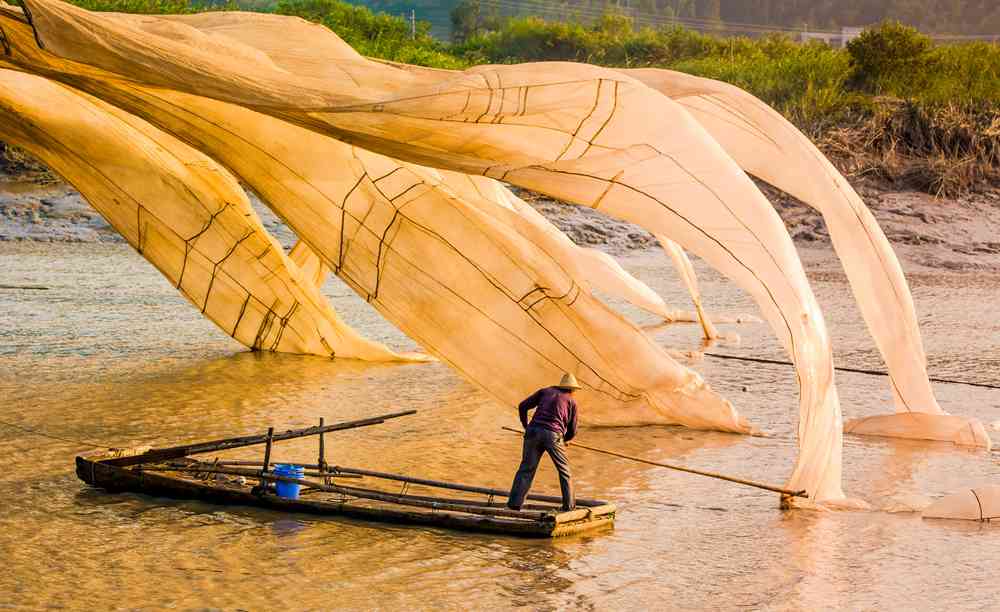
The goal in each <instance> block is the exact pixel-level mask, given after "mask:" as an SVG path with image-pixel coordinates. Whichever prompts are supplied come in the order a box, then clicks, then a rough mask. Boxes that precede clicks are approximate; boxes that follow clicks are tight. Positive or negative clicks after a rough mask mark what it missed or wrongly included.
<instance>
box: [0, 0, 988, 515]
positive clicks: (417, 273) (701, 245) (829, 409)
mask: <svg viewBox="0 0 1000 612" xmlns="http://www.w3.org/2000/svg"><path fill="white" fill-rule="evenodd" d="M25 5H26V7H27V9H28V11H29V12H30V19H29V18H28V15H27V14H24V13H21V12H20V11H18V10H14V9H7V8H0V28H2V30H3V33H4V41H5V45H4V47H5V51H6V53H5V55H2V56H0V139H4V140H9V141H11V142H15V143H17V144H19V145H22V146H24V147H25V148H27V149H29V150H31V151H33V152H35V153H36V154H37V155H38V156H39V157H41V158H42V159H43V160H45V161H46V162H47V163H49V164H50V165H51V166H52V167H53V168H54V169H55V170H56V171H58V172H59V173H61V174H63V176H65V177H66V178H67V180H69V181H70V182H71V183H73V184H74V185H76V186H77V187H78V188H79V189H80V190H81V192H82V193H83V194H84V195H85V196H86V197H87V198H88V199H89V200H90V201H91V202H92V203H93V204H94V205H95V207H97V208H98V209H99V210H100V211H101V212H102V213H103V214H105V215H106V216H108V218H109V221H111V222H112V223H113V224H114V226H115V227H116V228H117V229H118V230H119V231H120V232H122V233H123V234H124V235H125V236H126V237H127V238H128V239H129V241H130V243H131V244H132V245H133V246H135V247H136V248H137V249H138V250H139V251H140V252H141V253H142V254H143V255H144V256H145V257H147V258H148V259H149V260H150V261H151V262H153V263H154V265H156V266H157V267H158V268H159V269H160V270H161V271H162V272H163V273H164V274H165V275H166V276H167V277H168V278H170V279H171V280H172V281H174V282H175V283H176V284H177V285H178V287H179V288H180V289H181V290H182V291H184V292H185V295H187V296H188V297H189V298H190V299H191V300H192V302H193V303H194V304H195V305H196V306H198V307H199V308H201V309H202V310H203V311H204V312H205V314H206V315H208V316H209V317H210V318H212V320H213V321H215V322H216V323H217V324H218V325H219V326H220V327H222V328H223V329H224V330H225V331H226V333H230V334H231V335H233V336H234V337H235V338H237V339H238V340H240V341H241V342H243V343H244V344H246V345H247V346H254V347H257V348H269V349H270V348H274V349H278V350H287V351H293V352H305V353H316V354H325V355H332V354H335V355H338V356H347V357H359V358H363V359H407V358H411V359H412V358H419V356H412V355H399V354H397V353H394V352H392V351H390V350H389V349H387V348H386V347H384V346H381V345H378V344H376V343H372V342H369V341H367V340H364V339H363V338H361V337H359V336H358V335H357V334H356V333H354V332H353V331H351V330H350V329H349V328H347V327H346V326H345V325H344V324H343V323H342V322H340V321H339V320H338V319H337V317H336V315H335V314H334V313H333V312H332V310H330V308H329V305H328V304H326V303H325V302H323V301H322V299H321V298H319V297H318V292H317V291H316V285H317V284H318V283H320V282H322V279H323V278H324V276H325V274H326V271H327V270H329V271H332V272H333V273H335V274H336V275H338V276H339V277H340V278H341V279H343V280H344V281H345V282H346V283H347V284H348V285H350V286H351V287H352V288H353V289H354V290H355V291H356V292H357V293H358V294H359V295H360V296H362V297H363V298H364V299H366V300H367V301H368V302H369V303H371V304H372V305H373V306H374V307H375V308H376V309H378V311H379V312H380V313H382V314H383V316H385V317H386V318H387V319H388V320H389V321H391V322H392V323H394V324H395V325H396V326H398V327H399V328H400V329H401V330H402V331H403V332H405V333H406V334H407V335H409V336H410V337H412V338H413V339H414V340H416V341H417V342H419V343H420V345H421V346H422V347H424V348H425V349H426V350H427V351H429V352H430V353H432V354H433V355H434V356H436V357H438V358H440V359H442V360H444V361H446V362H447V363H449V364H450V365H451V366H452V367H454V368H455V369H456V370H458V371H459V372H460V373H462V374H463V375H464V376H465V377H466V378H467V379H469V380H471V381H473V382H475V383H477V384H479V385H481V386H482V387H483V388H485V389H486V390H487V391H489V392H490V393H492V394H493V395H494V396H495V397H497V398H498V399H500V400H501V401H504V402H508V403H510V402H514V401H517V400H519V399H521V397H523V396H524V395H527V394H528V393H529V392H531V391H532V390H533V389H535V388H537V387H540V386H544V385H546V384H549V383H550V381H551V380H554V379H556V377H557V376H558V374H559V373H560V372H561V371H564V370H565V371H570V372H573V373H575V374H576V376H577V378H578V379H579V380H580V382H581V383H582V385H583V386H584V389H583V391H582V392H581V398H580V403H581V405H582V406H585V407H586V410H585V411H584V413H583V414H582V416H583V417H585V418H586V420H587V421H588V422H590V423H596V424H607V425H630V424H646V423H677V424H683V425H688V426H691V427H699V428H708V429H719V430H723V431H733V432H743V433H746V432H749V431H750V430H751V428H750V426H749V424H748V423H747V421H746V420H745V419H744V418H743V417H741V416H740V415H738V414H737V412H736V410H735V409H734V408H733V406H732V405H731V404H730V403H729V402H728V401H726V400H725V399H723V398H722V397H720V396H719V395H718V394H716V393H715V392H713V391H712V390H711V388H710V387H709V386H708V385H707V384H705V382H704V380H703V379H702V378H701V376H699V375H698V374H697V373H696V372H694V371H692V370H690V369H688V368H686V367H684V366H682V365H680V364H679V363H677V362H676V361H674V360H673V359H671V357H670V356H669V355H668V353H667V352H666V351H665V350H664V349H663V348H662V347H660V346H658V345H657V344H656V343H655V342H653V341H652V340H651V339H650V338H649V337H647V336H646V335H645V334H644V333H643V332H642V331H641V330H640V329H638V328H637V327H636V326H635V325H633V324H632V323H630V322H629V321H628V320H626V319H625V318H624V317H622V316H621V315H620V314H618V313H617V312H615V311H613V310H611V309H610V308H608V307H607V306H605V305H604V304H603V303H602V302H601V301H599V300H598V299H597V298H595V297H594V296H593V295H592V294H591V288H599V289H601V290H602V291H605V292H608V293H612V294H615V295H619V296H621V297H624V298H626V299H628V300H629V301H631V302H633V303H634V304H636V305H637V306H640V307H642V308H645V309H646V310H649V311H650V312H654V313H656V314H659V315H660V316H664V317H666V318H669V317H670V314H671V311H670V310H668V308H667V305H666V304H664V303H663V300H662V299H661V298H659V296H657V295H656V294H655V292H653V291H652V290H650V289H649V288H648V287H647V286H645V285H644V284H642V283H641V282H639V281H638V280H637V279H634V278H633V277H631V276H630V275H629V274H627V273H626V272H625V271H624V270H622V269H621V268H620V267H619V266H618V265H617V263H616V262H614V260H613V259H611V258H609V257H607V256H606V255H603V254H600V253H596V252H593V251H590V250H587V249H582V248H580V247H577V246H576V245H574V244H573V243H572V242H571V241H570V240H569V239H568V238H567V237H566V236H565V235H563V234H562V233H561V232H560V231H559V230H558V229H556V228H555V227H554V226H553V225H551V224H550V223H549V222H548V221H546V220H545V219H544V218H543V217H541V215H539V214H538V213H537V212H536V211H535V210H534V209H532V208H531V207H530V206H529V205H527V204H525V203H524V202H523V201H521V200H520V199H519V198H517V197H516V196H515V195H514V194H513V193H512V192H511V191H510V190H508V189H506V188H505V187H504V186H503V185H502V184H501V183H499V182H498V180H496V179H499V180H502V181H505V182H507V183H510V184H514V185H518V186H521V187H524V188H528V189H532V190H534V191H537V192H541V193H544V194H547V195H550V196H552V197H556V198H559V199H562V200H565V201H569V202H573V203H576V204H579V205H582V206H588V207H591V208H594V209H598V210H600V211H602V212H604V213H606V214H609V215H612V216H615V217H619V218H621V219H624V220H627V221H630V222H633V223H636V224H638V225H641V226H643V227H644V228H646V229H648V230H649V231H650V232H652V233H653V234H655V235H656V236H657V237H658V238H659V239H660V240H661V242H662V244H663V246H664V248H666V249H667V250H668V252H669V253H670V254H671V255H672V257H673V258H674V261H675V263H676V265H677V267H678V269H679V270H680V271H681V277H682V279H683V280H684V282H685V284H686V285H687V286H688V288H689V290H690V291H691V294H692V297H693V298H694V300H695V305H696V308H697V309H698V311H699V314H700V315H702V316H701V317H700V318H701V320H702V323H703V331H704V333H705V335H706V337H712V336H714V335H717V332H716V331H715V330H714V328H713V327H712V326H711V322H710V321H709V319H708V317H706V316H704V315H703V312H702V308H701V305H700V297H699V295H698V290H697V285H696V281H695V279H694V276H693V270H692V269H691V268H690V262H688V261H687V258H686V255H685V254H684V252H683V250H682V249H687V250H689V251H691V252H693V253H695V254H696V255H698V256H699V257H701V258H702V259H703V260H705V261H706V262H707V263H708V264H709V265H711V266H713V267H714V268H715V269H716V270H718V271H719V272H721V273H722V274H724V275H726V276H728V277H729V278H731V279H732V280H734V281H735V282H737V283H738V284H739V285H740V286H741V287H742V288H744V289H745V290H746V291H747V292H748V293H749V294H750V295H752V296H753V297H754V299H755V300H756V302H757V304H758V305H759V307H760V310H761V312H762V313H763V316H764V317H765V319H766V320H767V321H768V323H769V324H770V325H771V328H772V329H773V330H774V332H775V334H776V335H777V337H778V338H779V339H780V341H781V342H782V344H783V345H784V347H785V349H786V350H787V351H788V353H789V355H790V356H791V358H792V361H793V362H794V363H795V368H796V373H797V376H798V380H799V384H800V388H801V399H800V420H799V428H798V438H799V446H800V453H799V456H798V459H797V463H796V465H795V468H794V471H793V473H792V476H791V477H790V479H789V483H788V484H789V486H790V487H791V488H796V489H806V490H807V491H808V492H809V493H810V495H811V497H812V499H813V500H818V501H831V502H833V501H836V500H838V499H841V498H843V492H842V490H841V484H840V483H841V478H840V476H841V455H840V453H841V430H842V423H841V415H840V406H839V402H838V399H837V393H836V388H835V386H834V382H833V364H832V358H831V349H830V344H829V338H828V336H827V332H826V328H825V325H824V322H823V317H822V313H821V311H820V308H819V305H818V304H817V302H816V299H815V297H814V296H813V294H812V291H811V290H810V287H809V284H808V282H807V280H806V277H805V274H804V272H803V269H802V266H801V264H800V262H799V259H798V256H797V255H796V252H795V249H794V247H793V245H792V242H791V239H790V237H789V236H788V233H787V231H786V230H785V228H784V225H783V223H782V222H781V219H780V218H779V217H778V216H777V214H776V213H775V211H774V209H773V207H772V206H771V204H770V203H769V202H768V201H767V199H766V198H765V197H764V196H763V195H762V194H761V192H760V191H759V190H758V189H757V188H756V186H755V185H754V184H753V182H752V181H751V180H750V179H749V178H748V176H747V174H746V173H745V172H744V171H746V172H750V173H752V174H755V175H756V176H758V177H760V178H762V179H764V180H766V181H768V182H771V183H773V184H774V185H776V186H778V187H780V188H782V189H784V190H785V191H787V192H789V193H791V194H793V195H795V196H797V197H799V198H800V199H802V200H803V201H805V202H807V203H808V204H810V205H812V206H814V207H816V208H817V209H818V210H819V211H820V212H821V213H822V214H823V215H824V218H825V219H826V221H827V224H828V226H829V228H830V234H831V238H832V239H833V241H834V246H835V248H836V249H837V252H838V254H839V255H840V257H841V259H842V261H843V262H844V266H845V269H846V270H847V273H848V278H849V279H850V282H851V286H852V289H853V290H854V293H855V296H856V297H857V299H858V303H859V305H860V307H861V311H862V314H863V315H864V317H865V320H866V321H867V323H868V325H869V328H870V329H871V330H872V333H873V335H874V336H875V339H876V343H877V345H878V347H879V349H880V350H881V352H882V354H883V356H884V357H885V360H886V363H887V365H888V368H889V371H890V374H891V381H892V385H893V389H894V394H895V397H896V399H897V402H898V404H899V407H900V409H901V410H905V411H912V412H915V413H921V414H924V415H926V416H928V417H932V418H933V417H934V416H936V415H940V416H942V417H943V416H947V415H943V413H942V412H941V410H940V408H939V407H938V406H937V403H936V401H935V399H934V396H933V394H932V392H931V389H930V385H929V383H928V381H927V375H926V369H925V363H924V362H925V359H924V353H923V348H922V346H921V342H920V335H919V331H918V329H917V326H916V317H915V315H914V309H913V304H912V299H911V297H910V293H909V289H908V287H907V285H906V282H905V279H904V278H903V275H902V272H901V270H900V267H899V264H898V262H897V260H896V258H895V256H894V254H893V252H892V250H891V249H890V247H889V244H888V242H887V241H886V239H885V236H884V235H883V234H882V232H881V230H880V229H879V227H878V225H877V224H876V223H875V220H874V218H873V217H872V216H871V214H870V213H869V212H868V210H867V209H866V208H865V207H864V205H863V203H862V202H861V200H860V198H858V196H857V194H855V192H854V191H853V190H852V189H851V187H850V185H849V184H848V183H847V182H846V181H845V180H844V179H843V177H841V176H840V174H839V173H837V171H836V170H835V169H834V168H833V167H832V166H831V165H830V164H829V162H828V161H827V160H826V159H825V158H824V157H823V156H822V155H821V154H820V153H819V152H818V151H817V150H816V149H815V147H813V145H812V144H811V143H810V142H809V141H808V139H806V138H805V137H804V136H802V135H801V134H800V133H799V132H798V131H797V130H795V128H794V127H792V126H791V125H790V124H788V123H787V121H785V120H784V119H783V118H781V116H780V115H778V114H777V113H775V112H774V111H772V110H771V109H770V108H768V107H767V106H766V105H764V104H763V103H761V102H760V101H758V100H756V99H755V98H753V97H752V96H750V95H749V94H746V93H745V92H742V91H740V90H738V89H736V88H733V87H731V86H728V85H725V84H722V83H717V82H714V81H708V80H704V79H696V78H694V77H689V76H686V75H682V74H678V73H673V72H668V71H662V70H641V71H616V70H612V69H605V68H598V67H595V66H589V65H584V64H570V63H538V64H526V65H515V66H480V67H476V68H472V69H469V70H466V71H462V72H451V71H441V70H430V69H423V68H416V67H410V66H397V65H390V64H386V63H381V62H374V61H370V60H368V59H366V58H363V57H361V56H359V55H358V54H357V53H355V52H354V51H353V50H352V49H351V48H350V47H349V46H347V45H346V44H344V43H343V41H341V40H340V39H339V38H337V37H336V35H334V34H333V33H332V32H330V31H329V30H327V29H326V28H324V27H321V26H318V25H314V24H310V23H307V22H304V21H302V20H299V19H296V18H288V17H279V16H273V15H257V14H252V13H207V14H200V15H186V16H167V17H151V16H136V15H120V14H97V13H89V12H87V11H84V10H82V9H79V8H76V7H73V6H70V5H67V4H64V3H61V2H58V1H57V0H28V1H27V2H26V3H25ZM15 71H17V72H15ZM19 73H31V75H30V76H29V75H25V74H19ZM182 141H183V142H182ZM220 165H221V166H220ZM223 167H225V168H226V169H228V171H229V172H232V173H233V174H234V175H235V176H237V177H238V178H239V179H240V180H242V181H243V182H245V183H246V184H247V185H249V186H250V187H251V188H252V189H253V190H254V191H255V192H257V193H258V194H259V195H260V197H261V198H262V199H263V200H264V201H265V203H266V204H267V205H268V206H269V207H271V208H272V209H273V210H274V211H275V212H276V213H277V214H278V215H280V216H281V217H282V218H283V219H284V220H285V221H286V222H287V223H288V224H289V225H290V226H291V227H292V228H293V229H294V230H295V232H296V234H297V235H298V236H299V237H300V239H301V243H300V244H299V245H297V246H296V248H295V249H294V250H293V251H292V253H291V254H290V256H288V257H286V256H285V255H284V254H283V253H281V252H280V249H279V248H278V247H277V246H275V245H274V243H273V241H272V240H270V239H269V238H268V237H267V236H266V234H264V232H263V229H262V228H261V227H260V224H259V221H258V220H257V219H256V216H255V215H254V214H253V212H252V210H251V209H250V208H249V206H248V205H247V203H246V198H245V195H244V194H243V193H242V191H241V190H240V187H239V185H238V184H237V183H236V181H235V180H234V179H233V178H232V176H230V175H229V174H228V173H227V171H226V170H224V169H223ZM96 177H99V178H96ZM119 194H127V198H123V197H121V196H120V195H119ZM144 211H145V212H146V216H145V217H144V216H143V215H144ZM265 249H266V250H265ZM192 253H195V255H192ZM258 255H260V256H259V257H258ZM263 260H266V263H261V262H262V261H263ZM220 272H221V273H220ZM279 279H280V280H279ZM279 284H280V288H279V287H278V285H279ZM247 317H250V318H247ZM269 319H270V321H268V320H269ZM244 320H246V322H245V323H244V322H243V321H244ZM282 330H284V331H282ZM290 331H294V333H290ZM286 336H294V339H289V338H286ZM948 418H953V419H957V418H958V417H948ZM959 420H960V421H962V422H963V423H964V424H967V425H969V426H970V427H973V426H974V424H973V423H972V422H971V421H969V420H967V419H959ZM979 428H980V429H981V425H980V426H979ZM982 435H983V437H985V432H983V433H982ZM916 437H921V436H919V435H918V436H916ZM980 443H982V441H981V440H980ZM986 443H987V444H988V438H986Z"/></svg>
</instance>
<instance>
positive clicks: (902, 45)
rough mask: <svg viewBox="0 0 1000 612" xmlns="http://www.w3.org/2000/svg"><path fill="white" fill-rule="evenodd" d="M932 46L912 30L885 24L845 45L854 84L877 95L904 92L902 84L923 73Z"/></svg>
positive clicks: (897, 25)
mask: <svg viewBox="0 0 1000 612" xmlns="http://www.w3.org/2000/svg"><path fill="white" fill-rule="evenodd" d="M931 47H933V42H932V41H931V39H930V38H929V37H927V36H924V35H923V34H921V33H920V32H918V31H917V30H916V29H914V28H911V27H909V26H905V25H903V24H901V23H899V22H898V21H886V22H884V23H882V24H881V25H879V26H878V27H877V28H873V29H868V30H865V31H864V32H862V33H861V35H860V36H858V37H857V38H855V39H854V40H852V41H850V42H849V43H847V52H848V53H849V54H850V56H851V64H852V66H853V67H854V78H855V81H856V83H858V84H859V85H862V86H866V87H868V88H870V89H871V90H873V91H874V92H875V93H879V92H880V90H882V89H883V88H890V89H900V88H905V85H904V83H905V80H906V79H908V78H910V77H912V76H913V75H914V74H915V73H918V72H919V71H920V70H922V69H925V68H926V67H927V63H928V51H930V50H931Z"/></svg>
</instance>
